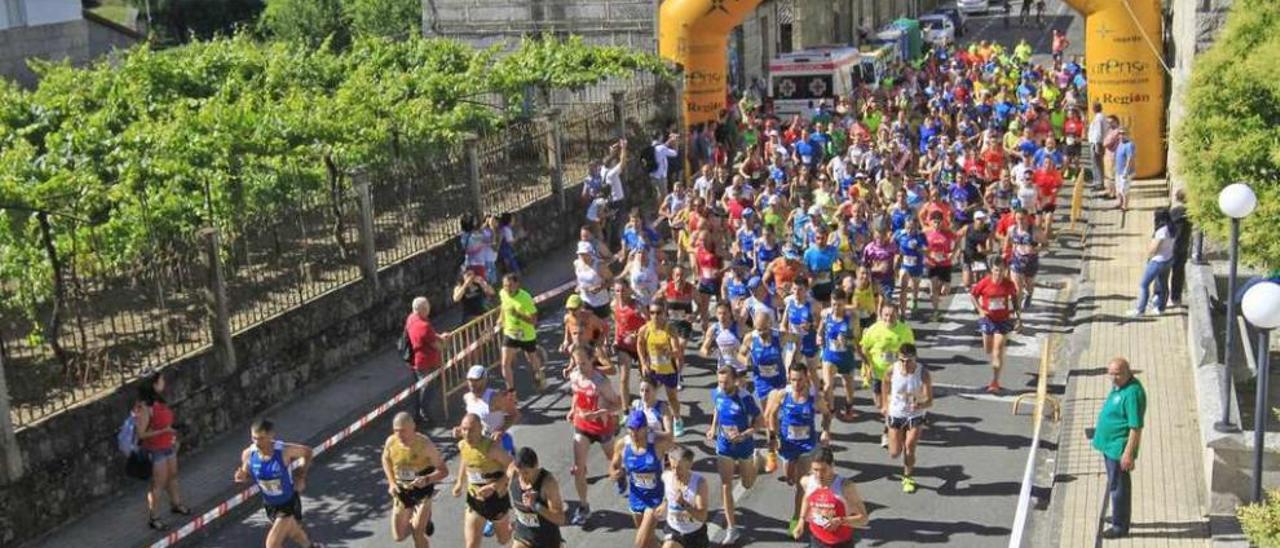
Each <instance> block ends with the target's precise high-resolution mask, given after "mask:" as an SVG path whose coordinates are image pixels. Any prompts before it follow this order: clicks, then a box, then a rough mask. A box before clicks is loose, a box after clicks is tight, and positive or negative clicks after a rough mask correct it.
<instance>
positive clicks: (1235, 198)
mask: <svg viewBox="0 0 1280 548" xmlns="http://www.w3.org/2000/svg"><path fill="white" fill-rule="evenodd" d="M1256 207H1258V197H1257V196H1256V195H1254V193H1253V189H1252V188H1249V185H1247V184H1245V183H1235V184H1231V185H1227V187H1226V188H1224V189H1222V191H1221V192H1219V193H1218V209H1220V210H1222V214H1223V215H1226V216H1227V217H1229V218H1231V247H1230V255H1231V265H1230V272H1229V273H1228V274H1227V344H1225V345H1224V346H1223V352H1222V368H1223V372H1222V377H1221V380H1220V381H1219V390H1220V391H1221V393H1222V418H1221V420H1219V421H1218V422H1217V423H1216V424H1214V425H1213V428H1214V429H1215V430H1217V431H1219V432H1239V431H1240V430H1239V429H1238V428H1236V426H1235V425H1233V424H1231V354H1232V352H1231V351H1232V349H1233V348H1234V347H1235V340H1236V268H1237V266H1238V265H1239V264H1240V219H1243V218H1245V217H1247V216H1248V215H1249V214H1250V213H1253V210H1254V208H1256Z"/></svg>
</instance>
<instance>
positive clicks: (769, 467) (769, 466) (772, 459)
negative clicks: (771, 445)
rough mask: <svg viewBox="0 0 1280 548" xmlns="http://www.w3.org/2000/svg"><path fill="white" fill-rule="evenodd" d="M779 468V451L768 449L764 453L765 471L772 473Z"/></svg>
mask: <svg viewBox="0 0 1280 548" xmlns="http://www.w3.org/2000/svg"><path fill="white" fill-rule="evenodd" d="M777 469H778V452H777V451H768V452H766V453H765V454H764V473H766V474H772V473H773V472H774V471H775V470H777Z"/></svg>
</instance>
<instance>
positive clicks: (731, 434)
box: [720, 426, 739, 440]
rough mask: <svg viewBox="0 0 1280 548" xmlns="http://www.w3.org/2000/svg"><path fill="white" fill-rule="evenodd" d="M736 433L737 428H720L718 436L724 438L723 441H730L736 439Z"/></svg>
mask: <svg viewBox="0 0 1280 548" xmlns="http://www.w3.org/2000/svg"><path fill="white" fill-rule="evenodd" d="M738 433H739V431H738V427H737V426H721V427H720V435H721V436H724V438H725V439H729V440H731V439H733V438H736V437H738Z"/></svg>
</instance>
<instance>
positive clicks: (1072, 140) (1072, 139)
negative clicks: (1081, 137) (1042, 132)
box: [1067, 135, 1076, 146]
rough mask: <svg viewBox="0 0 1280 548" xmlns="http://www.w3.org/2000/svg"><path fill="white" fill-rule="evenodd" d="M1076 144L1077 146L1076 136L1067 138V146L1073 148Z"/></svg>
mask: <svg viewBox="0 0 1280 548" xmlns="http://www.w3.org/2000/svg"><path fill="white" fill-rule="evenodd" d="M1075 144H1076V138H1075V136H1074V135H1068V136H1067V146H1073V145H1075Z"/></svg>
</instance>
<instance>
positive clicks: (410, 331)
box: [404, 272, 479, 422]
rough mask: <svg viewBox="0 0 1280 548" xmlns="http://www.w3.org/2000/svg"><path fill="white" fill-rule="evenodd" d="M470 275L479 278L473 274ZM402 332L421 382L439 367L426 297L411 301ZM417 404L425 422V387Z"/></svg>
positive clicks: (416, 379)
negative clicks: (410, 307) (411, 307)
mask: <svg viewBox="0 0 1280 548" xmlns="http://www.w3.org/2000/svg"><path fill="white" fill-rule="evenodd" d="M472 275H473V276H477V277H479V274H476V273H475V272H472ZM404 332H405V336H406V338H407V340H408V341H409V349H410V354H411V355H412V358H410V361H409V367H410V368H412V369H413V376H414V379H415V381H421V380H422V379H425V378H426V377H427V375H430V374H431V372H432V371H435V370H436V369H438V368H439V367H440V335H439V334H438V333H436V330H435V328H433V327H432V326H431V301H428V300H427V298H426V297H417V298H414V299H413V310H411V311H410V312H409V317H408V318H405V320H404ZM417 404H418V418H419V419H421V420H422V421H423V422H427V420H428V419H427V387H426V386H423V387H422V388H421V389H419V390H418V396H417Z"/></svg>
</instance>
